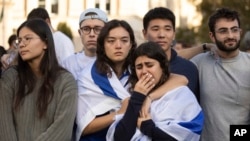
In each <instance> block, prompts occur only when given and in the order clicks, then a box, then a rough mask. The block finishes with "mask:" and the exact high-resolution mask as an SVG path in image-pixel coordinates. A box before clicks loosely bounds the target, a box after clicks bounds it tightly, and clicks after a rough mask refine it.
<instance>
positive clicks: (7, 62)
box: [0, 34, 18, 71]
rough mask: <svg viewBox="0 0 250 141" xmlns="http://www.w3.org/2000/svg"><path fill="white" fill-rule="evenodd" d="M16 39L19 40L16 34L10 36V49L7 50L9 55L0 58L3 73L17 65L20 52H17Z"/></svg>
mask: <svg viewBox="0 0 250 141" xmlns="http://www.w3.org/2000/svg"><path fill="white" fill-rule="evenodd" d="M16 39H17V36H16V34H12V35H10V36H9V38H8V45H9V48H8V50H7V53H6V54H4V55H2V56H1V57H0V58H1V64H2V70H3V71H4V70H6V69H7V68H8V67H9V66H12V65H16V64H17V54H18V50H17V44H16Z"/></svg>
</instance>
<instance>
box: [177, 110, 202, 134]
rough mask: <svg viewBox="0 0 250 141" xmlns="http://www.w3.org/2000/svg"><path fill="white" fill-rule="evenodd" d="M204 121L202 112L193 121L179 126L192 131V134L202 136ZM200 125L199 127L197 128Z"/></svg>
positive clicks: (181, 123)
mask: <svg viewBox="0 0 250 141" xmlns="http://www.w3.org/2000/svg"><path fill="white" fill-rule="evenodd" d="M203 119H204V115H203V112H202V111H200V113H199V114H198V115H197V116H196V117H195V118H194V119H193V120H192V121H189V122H180V123H179V125H181V126H183V127H185V128H187V129H189V130H191V131H192V132H194V133H196V134H199V135H200V134H201V131H202V127H203ZM197 125H199V126H197Z"/></svg>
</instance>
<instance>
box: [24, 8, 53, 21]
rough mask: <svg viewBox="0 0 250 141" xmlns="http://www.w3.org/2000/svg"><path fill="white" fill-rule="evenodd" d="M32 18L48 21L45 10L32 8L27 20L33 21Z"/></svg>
mask: <svg viewBox="0 0 250 141" xmlns="http://www.w3.org/2000/svg"><path fill="white" fill-rule="evenodd" d="M33 18H41V19H43V20H46V19H50V17H49V14H48V12H47V10H46V9H44V8H40V7H38V8H34V9H33V10H31V11H30V13H29V14H28V16H27V19H33Z"/></svg>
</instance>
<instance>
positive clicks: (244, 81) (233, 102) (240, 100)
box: [191, 8, 250, 141]
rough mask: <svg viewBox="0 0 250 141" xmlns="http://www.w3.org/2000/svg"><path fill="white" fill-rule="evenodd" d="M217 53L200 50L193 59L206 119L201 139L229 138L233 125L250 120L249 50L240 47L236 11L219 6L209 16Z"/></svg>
mask: <svg viewBox="0 0 250 141" xmlns="http://www.w3.org/2000/svg"><path fill="white" fill-rule="evenodd" d="M208 27H209V37H210V39H211V41H212V42H213V43H215V44H216V46H217V50H218V51H217V52H218V57H216V58H215V57H214V56H213V55H212V54H210V53H201V54H199V55H196V56H195V57H194V58H192V59H191V61H192V62H194V64H195V65H196V66H197V68H198V70H199V75H200V104H201V107H202V109H203V111H204V115H205V120H204V128H203V130H202V135H201V140H202V141H215V140H216V141H229V140H230V125H249V124H250V116H249V115H250V110H249V109H250V94H249V92H250V74H249V72H250V67H249V66H250V54H249V53H245V52H241V51H240V50H239V46H240V39H241V33H242V30H241V22H240V18H239V15H238V12H237V11H234V10H232V9H228V8H219V9H217V10H216V11H215V12H214V13H213V14H212V15H211V16H210V17H209V20H208Z"/></svg>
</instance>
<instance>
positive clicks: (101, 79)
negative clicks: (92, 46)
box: [91, 63, 121, 100]
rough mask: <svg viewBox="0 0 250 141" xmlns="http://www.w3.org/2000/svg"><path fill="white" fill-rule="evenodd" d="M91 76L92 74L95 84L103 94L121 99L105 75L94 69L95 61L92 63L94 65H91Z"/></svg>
mask: <svg viewBox="0 0 250 141" xmlns="http://www.w3.org/2000/svg"><path fill="white" fill-rule="evenodd" d="M91 76H92V79H93V81H94V82H95V84H96V85H97V86H99V87H100V89H101V90H102V91H103V94H105V95H107V96H110V97H113V98H115V99H119V100H121V99H120V98H119V97H118V96H117V94H116V92H115V91H114V89H113V87H112V86H111V84H110V82H109V80H108V77H107V75H103V74H100V73H98V72H97V70H96V63H94V65H93V66H92V69H91Z"/></svg>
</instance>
